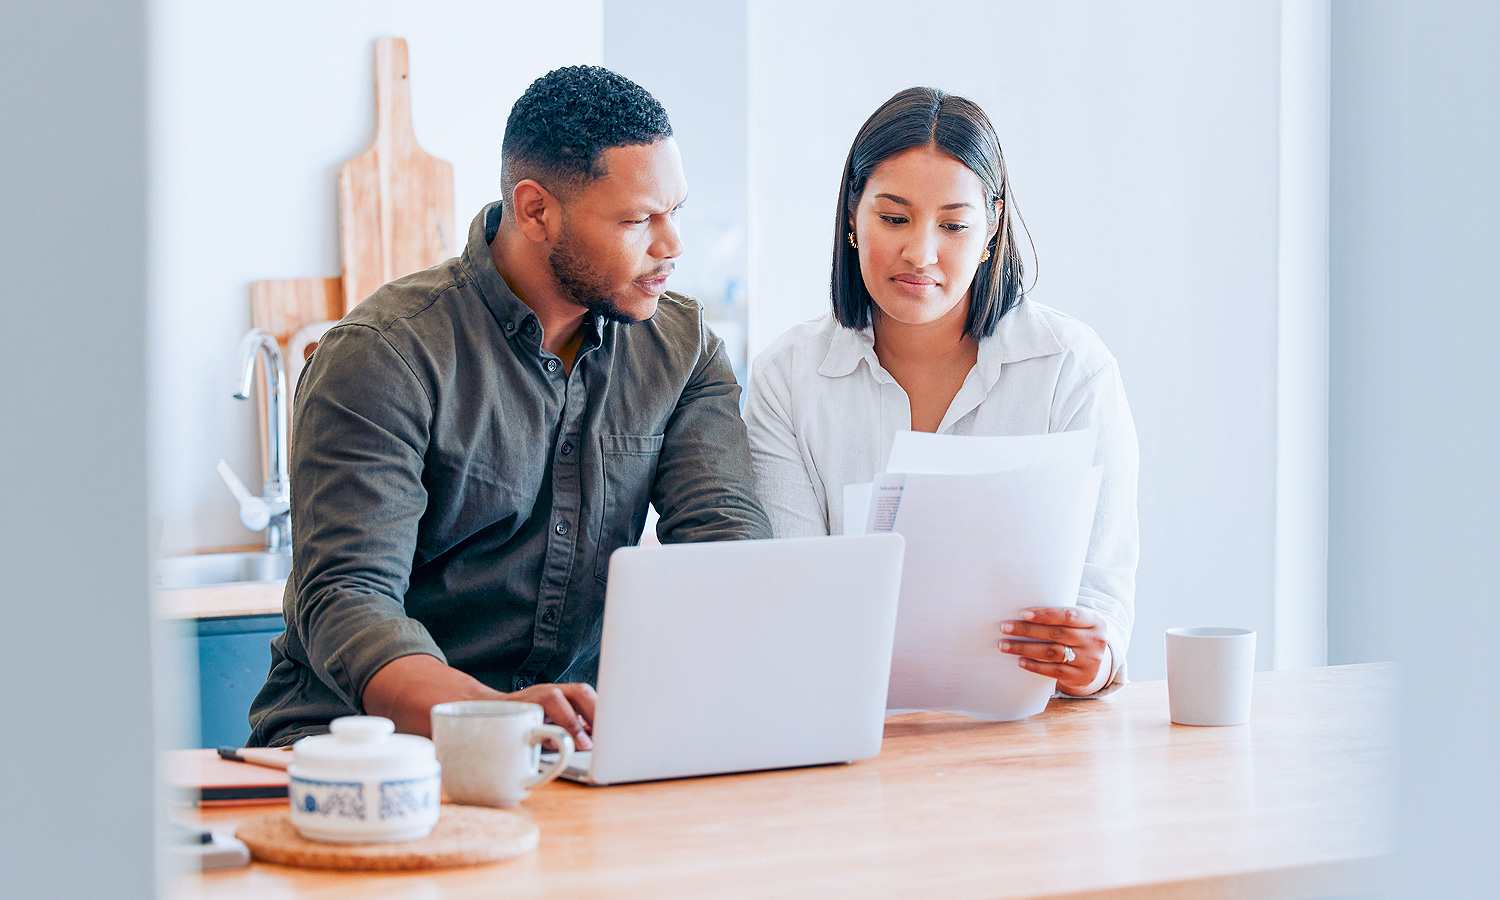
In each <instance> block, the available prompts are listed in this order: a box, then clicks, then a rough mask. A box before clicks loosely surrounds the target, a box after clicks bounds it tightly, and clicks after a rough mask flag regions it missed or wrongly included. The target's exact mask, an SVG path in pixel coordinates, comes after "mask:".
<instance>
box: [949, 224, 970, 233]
mask: <svg viewBox="0 0 1500 900" xmlns="http://www.w3.org/2000/svg"><path fill="white" fill-rule="evenodd" d="M943 227H944V228H946V229H948V230H949V231H954V232H958V231H968V230H969V226H967V225H965V224H963V223H962V222H945V223H943Z"/></svg>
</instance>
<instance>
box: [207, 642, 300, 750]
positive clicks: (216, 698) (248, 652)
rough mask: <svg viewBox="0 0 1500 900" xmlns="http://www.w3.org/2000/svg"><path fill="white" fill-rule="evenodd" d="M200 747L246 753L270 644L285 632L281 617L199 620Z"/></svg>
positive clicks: (268, 658)
mask: <svg viewBox="0 0 1500 900" xmlns="http://www.w3.org/2000/svg"><path fill="white" fill-rule="evenodd" d="M194 624H195V625H196V628H195V634H194V642H195V643H196V644H197V649H198V711H199V722H200V731H199V746H202V747H224V746H227V747H243V746H245V741H246V740H247V739H248V738H249V737H250V721H249V714H250V703H251V701H253V700H254V699H255V695H256V694H258V693H260V689H261V687H262V686H263V685H265V683H266V673H267V672H269V671H270V669H271V639H272V638H274V637H276V635H278V634H280V633H281V632H282V630H283V629H284V628H285V627H286V626H285V623H284V622H283V621H282V619H281V616H280V615H275V614H273V615H264V616H227V617H225V618H220V619H196V620H194Z"/></svg>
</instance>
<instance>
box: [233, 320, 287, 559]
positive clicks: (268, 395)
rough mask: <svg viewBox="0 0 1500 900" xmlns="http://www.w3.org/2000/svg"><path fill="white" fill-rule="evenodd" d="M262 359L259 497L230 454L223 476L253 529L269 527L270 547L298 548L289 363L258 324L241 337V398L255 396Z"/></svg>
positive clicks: (284, 550) (271, 549) (275, 550)
mask: <svg viewBox="0 0 1500 900" xmlns="http://www.w3.org/2000/svg"><path fill="white" fill-rule="evenodd" d="M257 357H258V358H259V359H260V360H261V363H262V365H263V366H264V368H265V372H266V390H265V391H264V395H263V396H262V397H261V402H262V403H264V404H265V411H266V448H265V449H266V483H265V485H264V487H263V488H262V490H261V496H259V497H256V496H255V495H253V494H251V493H250V491H249V489H247V488H246V487H245V483H244V482H242V481H240V479H239V477H238V476H236V475H235V474H234V469H232V468H230V466H229V463H228V462H226V461H225V460H222V459H221V460H219V466H218V469H219V477H220V478H222V479H224V483H225V484H226V485H228V487H229V491H230V493H232V494H234V497H235V499H236V500H238V501H239V504H240V521H241V522H242V523H244V525H245V527H246V528H248V529H250V530H251V531H262V530H264V531H265V533H266V550H267V551H268V552H271V553H291V552H292V516H291V502H290V499H289V498H290V494H291V477H290V475H289V474H288V472H287V458H286V445H287V431H288V423H287V408H286V364H285V363H284V362H283V361H282V359H281V348H280V347H278V346H277V345H276V338H275V336H273V335H272V334H271V332H269V331H266V330H265V329H264V328H252V329H250V330H249V331H247V332H245V336H244V337H243V338H241V339H240V350H239V368H238V370H237V371H238V372H240V373H242V374H241V376H240V381H239V390H237V391H235V392H234V398H235V399H236V400H249V399H250V385H251V383H252V382H253V381H254V378H255V360H256V358H257Z"/></svg>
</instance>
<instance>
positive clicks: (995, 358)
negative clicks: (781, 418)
mask: <svg viewBox="0 0 1500 900" xmlns="http://www.w3.org/2000/svg"><path fill="white" fill-rule="evenodd" d="M1062 351H1063V346H1062V344H1061V342H1059V341H1058V339H1057V335H1056V334H1054V333H1053V331H1052V326H1050V325H1048V324H1047V320H1046V319H1045V318H1043V317H1042V315H1041V313H1039V312H1037V310H1036V305H1035V304H1034V303H1032V302H1031V301H1029V300H1026V299H1024V298H1023V299H1022V300H1021V302H1020V303H1018V304H1016V305H1015V306H1014V307H1013V308H1012V309H1011V311H1010V312H1008V313H1006V314H1005V315H1004V316H1003V317H1001V319H1000V322H999V324H998V325H996V326H995V333H994V334H992V335H991V336H990V337H988V338H986V339H985V340H982V341H980V342H979V360H978V362H977V363H975V366H974V368H975V370H976V372H977V374H978V375H979V379H980V381H981V382H982V383H983V385H984V387H985V389H986V390H988V389H989V388H990V387H992V386H993V385H994V384H995V382H996V381H997V380H999V378H1000V367H1001V366H1003V365H1005V364H1006V363H1014V362H1020V361H1022V360H1025V359H1034V358H1036V357H1039V356H1051V355H1053V354H1054V353H1061V352H1062ZM860 360H865V361H866V362H868V363H869V365H870V371H871V372H872V373H874V374H875V376H876V378H877V379H881V380H885V379H889V378H890V376H889V375H885V370H884V369H882V368H881V367H880V360H879V358H878V357H876V355H875V329H874V328H873V327H871V326H869V325H867V326H865V327H864V328H859V329H855V328H842V327H835V328H834V331H833V338H832V340H830V341H829V342H828V352H827V353H826V354H824V356H823V362H822V364H821V365H819V366H818V374H819V375H825V376H827V377H829V378H839V377H842V376H844V375H848V374H849V373H851V372H853V371H854V370H855V368H857V367H858V366H859V362H860ZM882 376H883V379H882Z"/></svg>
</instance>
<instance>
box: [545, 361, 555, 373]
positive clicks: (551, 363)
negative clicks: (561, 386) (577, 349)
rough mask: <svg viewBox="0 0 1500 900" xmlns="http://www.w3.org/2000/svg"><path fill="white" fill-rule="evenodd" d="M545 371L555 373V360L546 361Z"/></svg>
mask: <svg viewBox="0 0 1500 900" xmlns="http://www.w3.org/2000/svg"><path fill="white" fill-rule="evenodd" d="M547 371H548V372H556V371H557V360H555V359H549V360H547Z"/></svg>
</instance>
